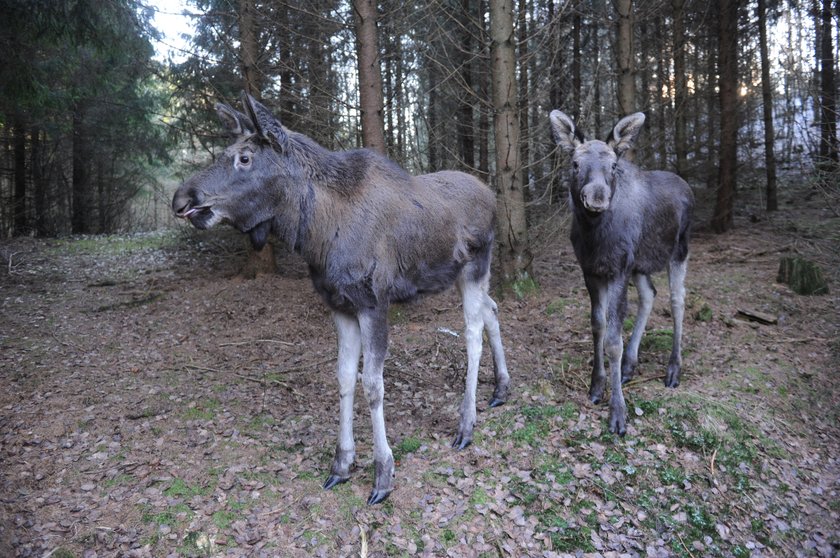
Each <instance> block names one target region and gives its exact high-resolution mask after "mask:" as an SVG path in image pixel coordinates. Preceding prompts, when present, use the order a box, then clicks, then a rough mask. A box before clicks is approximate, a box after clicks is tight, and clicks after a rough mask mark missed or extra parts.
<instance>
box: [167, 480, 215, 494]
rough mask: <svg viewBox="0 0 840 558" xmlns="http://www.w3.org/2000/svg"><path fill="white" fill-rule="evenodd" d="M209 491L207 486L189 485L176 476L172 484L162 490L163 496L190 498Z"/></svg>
mask: <svg viewBox="0 0 840 558" xmlns="http://www.w3.org/2000/svg"><path fill="white" fill-rule="evenodd" d="M209 493H210V489H209V488H208V487H199V486H190V485H189V484H187V483H186V482H184V481H183V480H182V479H178V478H176V479H175V480H173V481H172V484H170V485H169V487H168V488H167V489H166V490H164V491H163V495H164V496H168V497H170V498H192V497H193V496H206V495H207V494H209Z"/></svg>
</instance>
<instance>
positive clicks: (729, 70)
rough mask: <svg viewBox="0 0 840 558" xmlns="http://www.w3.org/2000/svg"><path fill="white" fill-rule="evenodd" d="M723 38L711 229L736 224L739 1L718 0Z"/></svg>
mask: <svg viewBox="0 0 840 558" xmlns="http://www.w3.org/2000/svg"><path fill="white" fill-rule="evenodd" d="M719 5H720V19H719V28H718V32H719V39H720V81H719V91H720V93H719V97H718V98H719V100H720V164H719V167H718V169H719V170H718V187H717V200H716V202H715V212H714V215H713V216H712V230H714V231H715V232H717V233H722V232H726V231H728V230H729V229H730V228H732V225H733V208H734V204H735V185H736V179H737V176H736V174H737V173H736V171H737V167H738V0H719Z"/></svg>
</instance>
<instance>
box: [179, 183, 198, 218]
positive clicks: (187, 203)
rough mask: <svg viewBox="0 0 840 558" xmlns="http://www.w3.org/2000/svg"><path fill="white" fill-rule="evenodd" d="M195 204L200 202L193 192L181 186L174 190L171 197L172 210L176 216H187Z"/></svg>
mask: <svg viewBox="0 0 840 558" xmlns="http://www.w3.org/2000/svg"><path fill="white" fill-rule="evenodd" d="M197 205H200V204H199V202H198V200H196V199H195V196H194V194H193V193H192V192H191V191H190V190H189V189H187V188H184V187H183V186H182V187H181V188H178V191H177V192H175V196H174V197H173V198H172V211H174V212H175V215H176V216H178V217H181V218H187V217H189V216H190V213H191V211H193V210H194V209H195V207H196V206H197Z"/></svg>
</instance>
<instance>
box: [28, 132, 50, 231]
mask: <svg viewBox="0 0 840 558" xmlns="http://www.w3.org/2000/svg"><path fill="white" fill-rule="evenodd" d="M42 135H43V134H42V132H41V131H40V130H39V129H38V128H35V129H34V130H32V157H31V163H30V164H31V166H32V188H33V190H34V194H35V196H34V197H35V211H34V216H35V223H34V226H35V235H36V236H47V235H48V234H49V228H48V218H47V180H46V179H45V176H44V160H43V159H44V157H43V152H44V141H43V139H42Z"/></svg>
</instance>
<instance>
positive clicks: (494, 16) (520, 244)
mask: <svg viewBox="0 0 840 558" xmlns="http://www.w3.org/2000/svg"><path fill="white" fill-rule="evenodd" d="M489 4H490V5H489V7H490V59H491V61H492V62H491V64H492V66H491V70H490V71H491V75H492V87H493V109H494V116H493V130H494V137H495V145H496V188H497V196H498V200H499V223H498V233H499V256H500V257H499V259H500V264H501V269H502V277H503V279H504V280H505V281H507V282H511V281H516V280H518V279H521V278H523V277H526V276H527V275H528V274H529V273H530V267H531V259H532V258H531V253H530V247H529V244H528V223H527V220H526V215H525V192H524V191H523V185H522V168H521V167H522V165H521V160H520V152H519V132H520V129H519V113H518V108H517V104H518V99H517V98H518V93H517V82H516V60H515V56H514V42H515V35H514V30H513V13H514V6H513V0H490V2H489Z"/></svg>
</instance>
